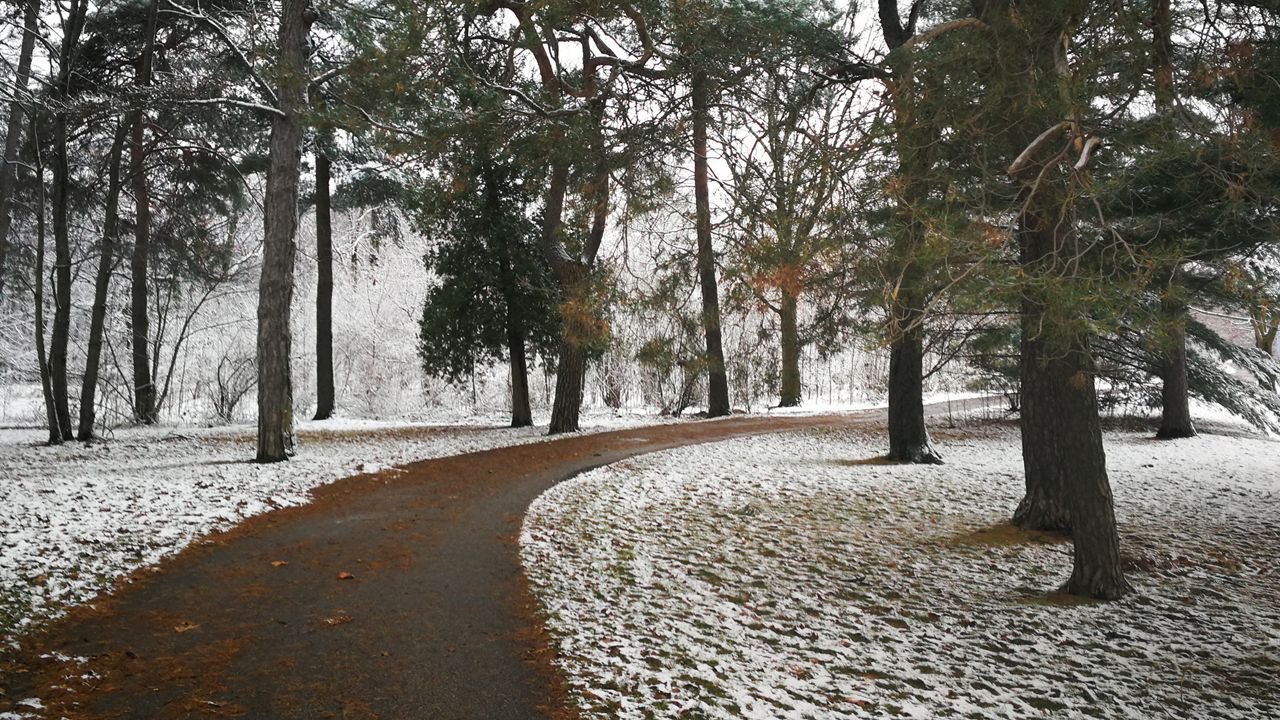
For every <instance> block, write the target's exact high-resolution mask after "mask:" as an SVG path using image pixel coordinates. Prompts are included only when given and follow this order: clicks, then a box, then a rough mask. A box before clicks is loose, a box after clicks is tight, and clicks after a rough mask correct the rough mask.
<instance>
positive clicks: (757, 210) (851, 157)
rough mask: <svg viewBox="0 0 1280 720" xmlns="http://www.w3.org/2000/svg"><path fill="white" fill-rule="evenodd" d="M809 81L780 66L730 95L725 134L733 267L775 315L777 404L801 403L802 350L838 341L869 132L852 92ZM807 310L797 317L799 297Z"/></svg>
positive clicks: (773, 65) (769, 66) (773, 66)
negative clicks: (857, 177)
mask: <svg viewBox="0 0 1280 720" xmlns="http://www.w3.org/2000/svg"><path fill="white" fill-rule="evenodd" d="M818 83H819V84H815V83H814V81H813V80H811V79H809V77H808V76H807V74H802V73H801V72H797V71H794V70H791V69H789V68H787V67H786V65H785V64H783V63H782V62H781V59H779V62H776V63H766V64H765V69H764V70H763V71H762V77H760V78H759V79H758V80H757V82H755V83H751V84H744V85H743V87H742V88H741V89H740V90H739V91H738V92H737V93H735V104H736V105H737V106H738V107H740V108H741V110H740V111H739V112H736V113H734V115H733V116H732V117H731V118H730V117H727V118H726V121H727V122H726V123H725V125H726V128H727V129H729V132H730V133H731V134H730V136H729V137H727V138H725V139H723V141H722V145H723V147H724V155H725V159H726V164H727V166H728V168H729V175H730V177H729V180H728V181H727V182H725V183H724V186H725V189H726V191H727V194H728V195H729V197H730V199H731V201H732V205H733V214H732V216H731V219H732V221H733V244H734V245H735V253H734V256H733V265H732V266H731V267H732V268H733V270H732V271H733V273H734V274H735V275H736V276H737V279H738V280H739V281H740V284H741V285H742V286H745V288H747V289H748V290H749V291H750V293H751V295H752V296H753V297H754V298H755V300H756V301H757V302H759V303H760V304H762V305H764V306H765V307H766V308H768V309H769V310H770V311H771V312H773V313H774V314H775V315H777V318H778V321H779V326H780V345H781V355H782V358H781V360H782V362H781V366H782V372H781V377H782V387H781V398H780V401H779V405H781V406H782V407H795V406H798V405H799V404H800V401H801V390H802V384H801V377H800V353H801V350H802V349H803V347H804V346H806V345H809V344H811V343H813V342H815V341H818V340H820V339H821V340H822V343H821V344H822V346H824V347H826V348H830V347H832V346H834V345H835V340H836V337H837V336H838V334H839V331H840V329H841V325H842V320H843V317H844V309H845V306H846V302H847V299H848V298H847V293H848V291H849V284H850V282H849V281H850V278H851V277H852V275H853V273H852V269H853V268H852V266H853V265H854V264H855V261H854V259H853V258H852V257H851V252H852V251H853V250H854V249H855V243H854V242H853V241H852V237H851V236H852V234H853V233H852V231H851V229H850V228H852V227H853V226H854V225H855V223H856V220H855V218H853V217H852V215H853V208H852V203H853V198H852V197H851V196H850V191H851V188H850V187H849V185H848V181H849V180H850V179H851V178H852V177H853V176H854V168H855V167H856V166H857V165H859V164H860V163H861V162H862V161H863V160H864V159H865V157H864V156H865V153H864V151H863V148H865V147H867V145H866V143H865V142H864V141H865V139H866V132H867V128H866V127H865V125H864V124H863V123H862V120H863V114H862V113H861V112H859V110H858V108H857V106H856V104H855V103H856V102H857V94H856V93H855V92H853V91H852V89H851V88H849V87H847V86H842V85H827V84H825V83H822V82H821V81H818ZM802 299H803V300H805V301H806V302H808V303H809V304H810V305H811V306H812V308H813V316H812V318H811V319H810V320H809V321H808V322H802V319H801V316H800V303H801V300H802Z"/></svg>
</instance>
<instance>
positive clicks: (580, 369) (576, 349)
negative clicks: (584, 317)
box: [547, 318, 588, 435]
mask: <svg viewBox="0 0 1280 720" xmlns="http://www.w3.org/2000/svg"><path fill="white" fill-rule="evenodd" d="M566 325H568V326H569V327H567V328H566V329H565V334H564V336H563V337H562V338H561V340H560V357H559V359H558V361H557V365H556V396H555V401H554V402H553V403H552V405H551V424H550V427H549V428H548V429H547V434H549V435H559V434H560V433H567V432H577V431H578V429H579V428H578V417H579V412H580V409H581V407H582V388H583V386H584V385H585V383H586V378H587V352H586V348H585V347H584V346H583V344H582V342H580V338H581V337H582V334H583V333H585V332H588V330H587V329H586V328H583V327H580V326H579V323H578V322H577V321H576V319H575V318H568V319H566Z"/></svg>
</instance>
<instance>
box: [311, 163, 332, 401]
mask: <svg viewBox="0 0 1280 720" xmlns="http://www.w3.org/2000/svg"><path fill="white" fill-rule="evenodd" d="M329 178H330V162H329V157H328V156H327V155H325V153H324V151H323V149H321V148H320V147H319V143H318V142H317V147H316V274H317V276H318V277H317V280H316V416H315V419H316V420H328V419H329V417H330V416H331V415H333V401H334V397H333V395H334V392H333V225H332V224H331V222H330V201H329Z"/></svg>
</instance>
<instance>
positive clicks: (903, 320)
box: [878, 0, 942, 464]
mask: <svg viewBox="0 0 1280 720" xmlns="http://www.w3.org/2000/svg"><path fill="white" fill-rule="evenodd" d="M878 11H879V17H880V29H881V33H882V34H883V36H884V40H885V44H886V45H887V46H888V47H889V49H890V51H891V52H892V53H893V55H892V58H893V60H892V72H893V75H892V78H891V79H890V81H889V83H888V89H889V97H890V103H891V109H892V110H893V127H894V135H895V149H896V151H897V154H898V181H899V182H898V187H899V189H898V197H897V198H896V205H897V207H896V209H895V211H894V220H893V222H894V226H893V262H894V263H895V265H896V266H895V267H894V268H893V273H894V275H895V276H896V277H897V280H898V282H897V288H896V290H895V292H894V294H893V296H892V298H891V299H890V302H889V323H890V326H889V428H888V429H889V459H890V460H893V461H895V462H904V463H926V464H941V463H942V456H941V455H939V454H938V451H937V450H935V449H934V447H933V443H932V442H931V441H930V440H929V429H928V428H927V427H926V426H925V423H924V320H925V313H924V277H923V274H922V272H921V268H920V267H919V265H918V264H917V262H916V259H915V257H914V256H915V254H916V253H917V251H918V249H919V247H920V245H921V244H922V243H923V242H924V225H923V223H921V222H920V220H919V218H918V214H919V213H920V212H921V210H922V208H921V207H920V205H921V204H922V203H923V202H924V201H925V199H926V197H927V195H928V188H927V186H926V183H927V182H928V177H929V171H930V167H931V165H932V160H931V157H930V156H929V155H928V154H927V153H928V149H929V148H930V147H932V146H933V144H934V141H933V139H932V134H931V133H930V130H929V128H928V127H927V125H925V124H923V123H921V122H920V121H918V120H917V119H916V117H915V105H916V102H917V99H916V88H915V82H916V80H915V71H914V68H913V64H912V61H911V51H910V50H909V49H905V48H903V46H904V45H905V44H906V43H907V41H908V40H909V39H910V37H911V35H912V34H913V33H914V32H915V27H914V26H913V25H911V24H908V26H907V27H904V26H903V25H902V21H901V18H900V16H899V14H898V4H897V2H895V0H880V2H879V3H878Z"/></svg>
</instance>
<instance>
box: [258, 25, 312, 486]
mask: <svg viewBox="0 0 1280 720" xmlns="http://www.w3.org/2000/svg"><path fill="white" fill-rule="evenodd" d="M314 21H315V12H314V11H313V10H311V9H310V8H309V7H308V6H307V3H306V2H305V0H284V2H283V4H282V6H281V17H280V35H279V54H278V56H277V65H276V69H277V71H278V73H279V81H278V85H277V91H276V94H277V98H278V100H279V105H278V109H279V110H280V111H281V114H280V115H276V116H274V117H273V118H272V120H271V139H270V151H269V152H270V159H269V164H268V168H267V191H266V204H265V207H264V212H263V242H262V276H261V278H260V279H259V282H258V456H257V459H258V462H263V463H267V462H279V461H281V460H285V459H287V458H288V457H289V456H290V455H292V454H293V452H294V435H293V378H292V375H291V374H290V368H289V355H290V348H291V346H292V334H291V330H290V327H289V311H290V308H291V307H292V305H293V261H294V254H295V252H296V249H297V248H296V245H295V239H296V238H295V236H296V234H297V230H298V176H299V168H300V166H301V162H302V125H301V122H300V120H299V118H298V116H297V114H298V113H299V112H300V111H301V110H303V109H304V107H305V106H306V104H307V77H306V65H307V55H308V51H309V46H308V43H307V33H308V31H309V30H310V28H311V23H312V22H314Z"/></svg>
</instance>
